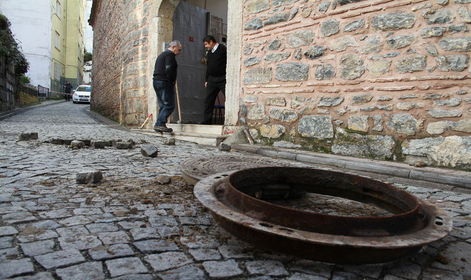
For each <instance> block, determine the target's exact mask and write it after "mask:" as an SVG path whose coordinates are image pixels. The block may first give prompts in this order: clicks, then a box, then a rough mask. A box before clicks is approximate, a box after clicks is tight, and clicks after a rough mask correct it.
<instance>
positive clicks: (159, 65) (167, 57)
mask: <svg viewBox="0 0 471 280" xmlns="http://www.w3.org/2000/svg"><path fill="white" fill-rule="evenodd" d="M154 80H157V81H167V82H170V83H172V84H175V81H176V80H177V61H176V60H175V54H174V53H173V52H171V51H170V50H166V51H164V52H163V53H161V54H160V55H159V56H158V57H157V60H156V61H155V67H154Z"/></svg>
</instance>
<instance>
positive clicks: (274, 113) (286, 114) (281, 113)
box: [269, 108, 298, 122]
mask: <svg viewBox="0 0 471 280" xmlns="http://www.w3.org/2000/svg"><path fill="white" fill-rule="evenodd" d="M269 114H270V118H272V119H275V120H280V121H282V122H293V121H295V120H297V119H298V114H297V113H296V112H295V111H293V110H288V109H278V108H272V109H270V112H269Z"/></svg>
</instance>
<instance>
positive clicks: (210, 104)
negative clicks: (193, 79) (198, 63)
mask: <svg viewBox="0 0 471 280" xmlns="http://www.w3.org/2000/svg"><path fill="white" fill-rule="evenodd" d="M203 43H204V47H205V48H206V50H207V55H206V59H207V67H206V82H205V83H204V86H205V87H206V98H205V100H204V106H205V110H204V119H203V124H211V118H212V116H213V108H214V102H215V101H216V97H217V95H218V93H219V91H222V93H223V94H225V92H226V64H227V50H226V47H225V46H224V45H222V44H219V43H218V42H216V39H215V38H214V37H213V36H211V35H208V36H206V37H204V39H203Z"/></svg>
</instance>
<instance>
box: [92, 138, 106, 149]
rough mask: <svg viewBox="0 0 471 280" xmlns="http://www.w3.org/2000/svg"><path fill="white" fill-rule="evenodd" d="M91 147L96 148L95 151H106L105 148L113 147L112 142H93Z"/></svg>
mask: <svg viewBox="0 0 471 280" xmlns="http://www.w3.org/2000/svg"><path fill="white" fill-rule="evenodd" d="M90 146H91V147H93V148H95V149H104V148H105V147H109V146H111V142H110V141H96V140H92V141H91V143H90Z"/></svg>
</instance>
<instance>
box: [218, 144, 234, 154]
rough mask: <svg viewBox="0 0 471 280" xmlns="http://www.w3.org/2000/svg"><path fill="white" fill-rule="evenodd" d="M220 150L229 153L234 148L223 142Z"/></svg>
mask: <svg viewBox="0 0 471 280" xmlns="http://www.w3.org/2000/svg"><path fill="white" fill-rule="evenodd" d="M218 148H219V150H220V151H223V152H229V151H230V150H231V148H232V147H231V145H228V144H226V143H224V142H221V144H219V146H218Z"/></svg>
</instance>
